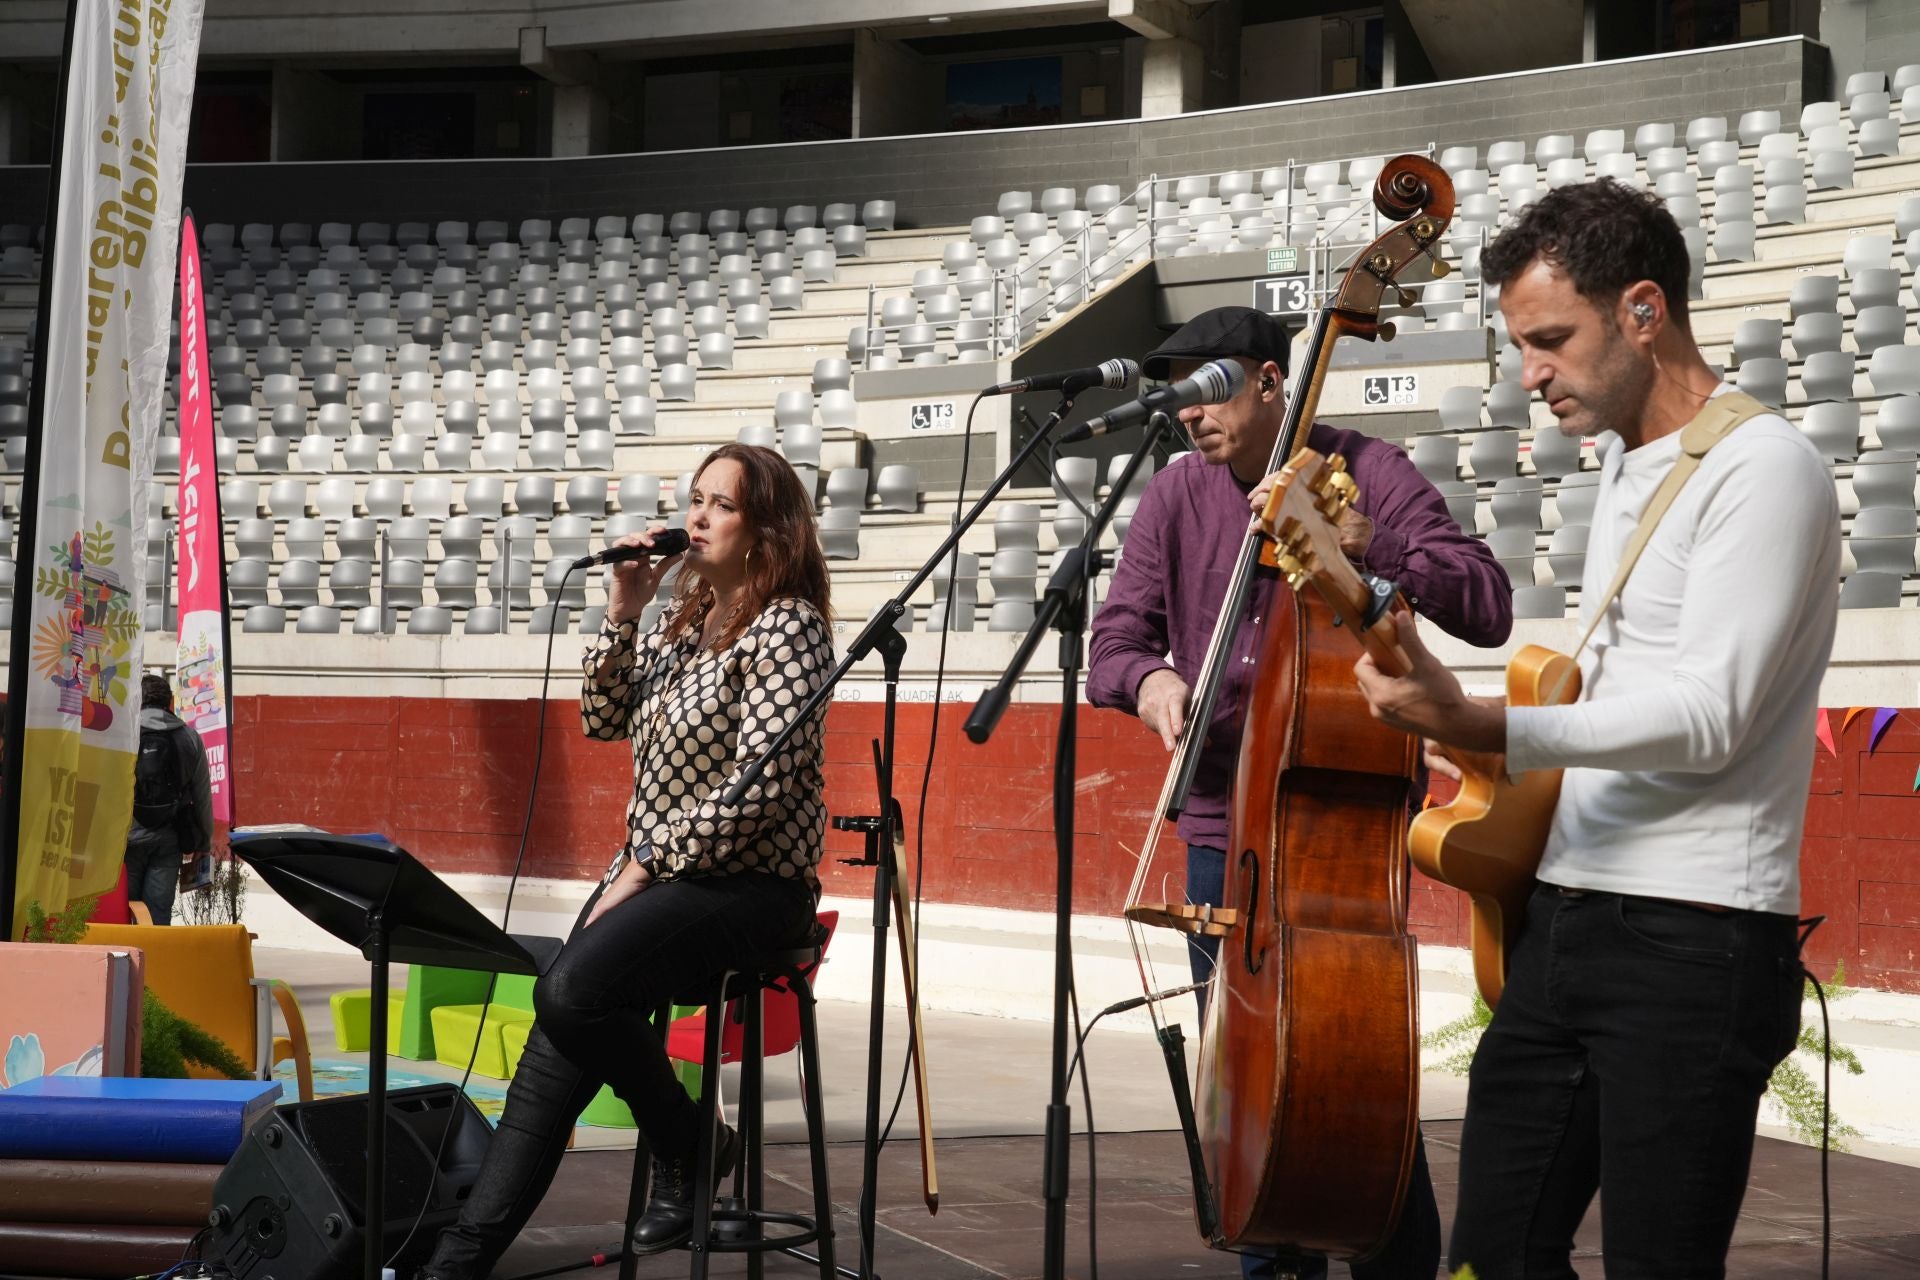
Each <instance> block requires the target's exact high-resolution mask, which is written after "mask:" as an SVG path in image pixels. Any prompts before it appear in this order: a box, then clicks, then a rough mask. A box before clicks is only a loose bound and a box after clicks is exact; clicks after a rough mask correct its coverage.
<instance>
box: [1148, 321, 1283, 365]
mask: <svg viewBox="0 0 1920 1280" xmlns="http://www.w3.org/2000/svg"><path fill="white" fill-rule="evenodd" d="M1290 350H1291V344H1290V343H1289V341H1288V339H1287V326H1286V323H1285V322H1284V321H1282V320H1281V319H1280V317H1279V316H1275V315H1269V314H1267V313H1266V312H1264V311H1255V310H1254V309H1253V308H1252V307H1215V308H1214V309H1213V310H1211V311H1203V312H1201V313H1200V314H1199V315H1197V316H1195V317H1194V318H1193V319H1191V320H1189V321H1187V322H1186V323H1185V324H1183V325H1181V326H1180V327H1179V328H1178V329H1176V330H1175V331H1174V333H1173V335H1172V336H1171V337H1169V338H1168V339H1167V340H1166V341H1165V342H1163V343H1161V344H1160V345H1159V346H1157V347H1155V348H1154V349H1153V350H1151V351H1149V352H1147V358H1146V359H1145V360H1142V361H1141V362H1140V371H1141V372H1142V373H1143V374H1145V375H1146V376H1147V377H1149V378H1155V379H1159V380H1162V381H1164V380H1165V379H1166V377H1167V369H1168V366H1169V365H1171V364H1172V363H1173V362H1174V361H1175V360H1212V359H1215V358H1217V357H1220V356H1245V357H1247V358H1248V359H1249V360H1262V361H1265V360H1271V361H1273V362H1274V363H1275V364H1277V365H1279V366H1280V372H1282V373H1285V372H1286V371H1287V358H1288V355H1289V353H1290Z"/></svg>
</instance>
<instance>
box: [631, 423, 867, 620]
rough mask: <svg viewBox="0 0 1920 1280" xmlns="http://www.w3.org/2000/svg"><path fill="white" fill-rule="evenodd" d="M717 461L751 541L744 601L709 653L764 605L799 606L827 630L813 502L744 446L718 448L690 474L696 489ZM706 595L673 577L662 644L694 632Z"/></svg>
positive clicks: (782, 469) (777, 463)
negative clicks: (726, 469) (789, 602)
mask: <svg viewBox="0 0 1920 1280" xmlns="http://www.w3.org/2000/svg"><path fill="white" fill-rule="evenodd" d="M722 458H728V459H731V460H732V461H734V462H737V463H739V464H740V494H739V498H740V513H741V514H742V515H743V516H745V517H746V521H747V528H748V529H750V530H751V531H752V533H753V539H754V540H753V549H752V550H751V551H750V552H749V553H748V556H747V579H746V594H745V595H744V596H743V597H742V598H741V601H740V608H739V609H738V610H737V611H736V612H735V614H734V616H733V617H731V618H729V619H727V621H726V623H725V625H724V626H723V627H722V628H721V631H720V634H719V635H718V636H716V637H715V638H714V646H715V647H716V648H725V647H726V646H728V645H730V644H732V643H733V642H734V641H735V640H738V639H739V638H740V636H741V635H742V633H744V632H745V631H746V629H747V628H748V627H749V626H751V625H752V624H753V620H754V619H755V618H757V617H759V616H760V612H761V610H763V609H765V608H766V607H767V602H768V601H770V600H778V599H781V598H783V597H791V598H793V599H796V600H805V601H806V602H807V603H808V604H810V605H812V606H813V607H814V609H815V610H817V611H818V612H819V614H820V617H821V620H822V621H824V622H826V623H827V624H828V625H829V626H831V625H832V623H833V612H832V606H831V605H830V604H829V603H828V600H827V557H826V555H825V554H824V553H823V552H822V551H821V550H820V535H819V533H818V532H817V531H816V529H815V527H814V521H813V498H812V496H811V495H809V494H808V493H807V491H806V488H805V486H803V485H802V484H801V483H800V477H799V476H798V475H797V474H795V473H794V470H793V467H792V465H791V464H790V463H788V461H787V460H786V459H785V458H783V457H781V456H780V455H779V454H778V453H776V452H774V451H773V450H772V449H763V448H761V447H760V446H758V445H751V444H723V445H721V446H720V447H719V448H718V449H715V450H714V451H713V452H712V453H710V454H708V455H707V456H706V457H705V458H703V459H701V461H700V466H699V468H698V469H697V470H695V471H694V473H693V483H694V484H695V485H696V486H697V485H699V483H700V477H701V476H702V475H703V474H705V472H706V469H707V468H708V467H710V466H712V465H713V464H714V463H716V462H718V461H720V460H721V459H722ZM712 599H713V590H712V588H711V587H709V586H708V585H707V583H706V580H705V579H704V578H702V577H701V576H700V575H699V574H697V573H690V572H687V571H686V570H685V569H684V568H683V569H682V570H681V571H680V572H679V573H677V574H676V575H675V576H674V583H673V600H672V604H671V606H670V610H671V612H672V615H673V621H672V622H670V623H668V624H667V637H668V638H669V639H674V638H677V637H679V636H680V635H682V634H684V633H685V632H686V631H687V630H688V629H689V628H690V627H692V626H693V625H694V621H695V619H696V618H698V617H699V616H700V614H701V611H702V610H703V609H704V608H705V607H706V606H707V605H709V604H710V603H711V601H712Z"/></svg>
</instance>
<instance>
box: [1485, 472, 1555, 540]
mask: <svg viewBox="0 0 1920 1280" xmlns="http://www.w3.org/2000/svg"><path fill="white" fill-rule="evenodd" d="M1542 503H1543V493H1542V490H1541V486H1540V480H1539V478H1538V477H1535V476H1507V477H1505V478H1504V479H1501V480H1499V481H1497V482H1495V484H1494V486H1493V502H1492V506H1493V524H1494V528H1495V529H1519V528H1524V529H1526V530H1528V531H1529V532H1531V531H1533V530H1535V529H1538V528H1540V527H1541V517H1540V511H1541V506H1542Z"/></svg>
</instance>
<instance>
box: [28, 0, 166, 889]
mask: <svg viewBox="0 0 1920 1280" xmlns="http://www.w3.org/2000/svg"><path fill="white" fill-rule="evenodd" d="M201 4H202V0H80V3H79V4H77V5H75V6H74V9H75V19H74V23H75V26H74V31H73V33H72V38H73V56H72V63H71V68H70V71H69V74H68V79H67V88H66V115H65V121H64V124H65V129H64V151H63V153H62V158H61V174H60V190H59V192H58V195H57V201H58V204H57V213H56V215H55V218H56V221H55V223H54V243H53V245H52V252H51V256H50V258H49V260H48V261H47V263H46V265H45V267H44V269H45V270H47V271H50V272H52V275H53V281H52V283H53V295H52V297H53V303H52V307H51V311H50V314H49V317H48V321H49V328H48V339H47V345H46V350H45V351H43V352H41V353H40V358H41V360H43V361H44V369H45V372H44V375H43V376H44V378H45V380H46V392H45V397H46V415H45V419H44V423H45V425H44V432H43V435H42V437H41V443H40V475H39V501H38V503H37V506H36V513H35V524H34V539H33V543H34V545H33V546H32V547H31V548H23V555H22V560H23V572H24V573H26V574H28V575H29V577H28V579H27V580H26V581H23V582H21V583H20V584H19V589H18V593H19V594H24V595H26V596H27V601H26V607H25V608H22V607H20V605H19V604H18V603H16V606H15V610H14V625H15V626H29V627H31V628H32V641H31V657H30V669H29V671H28V673H27V679H26V682H25V687H24V689H23V690H19V691H17V692H18V693H23V694H24V696H25V698H26V703H27V708H26V722H27V735H26V742H25V744H24V754H23V761H22V765H23V768H22V774H21V788H20V832H19V835H20V843H19V848H20V860H19V865H18V869H17V870H18V878H17V881H16V890H15V903H14V906H15V912H14V920H15V922H16V923H19V922H23V921H24V919H25V911H24V908H25V906H26V904H27V903H29V902H32V901H35V900H38V901H39V902H40V903H41V904H42V905H43V906H44V907H45V908H46V909H47V910H48V911H49V912H54V911H57V910H58V909H59V908H60V907H62V906H64V905H65V903H66V902H67V901H68V900H69V899H72V898H75V897H81V896H84V895H87V894H92V893H99V892H103V891H105V890H107V889H109V888H111V887H112V886H113V883H114V880H115V878H116V877H117V875H118V874H119V869H120V863H121V859H122V858H123V856H124V855H125V853H126V837H127V825H128V822H129V820H130V817H131V814H132V805H133V765H134V757H135V754H136V753H137V751H138V749H139V712H140V675H141V630H142V617H141V615H142V609H143V605H144V603H145V599H146V596H145V587H146V576H147V575H146V554H147V547H146V518H147V513H148V493H149V490H150V488H151V485H152V477H153V454H154V439H155V437H156V436H157V435H158V433H159V429H160V418H161V413H162V411H163V396H164V392H165V387H166V381H167V350H168V332H169V328H170V321H169V317H170V313H171V310H172V300H173V282H174V265H175V258H176V254H177V251H178V245H179V236H180V185H181V178H182V175H183V173H184V169H185V164H186V157H187V121H188V118H189V116H190V114H191V112H192V108H193V75H194V62H195V59H196V58H197V57H198V56H199V50H200V23H201ZM28 566H30V567H28Z"/></svg>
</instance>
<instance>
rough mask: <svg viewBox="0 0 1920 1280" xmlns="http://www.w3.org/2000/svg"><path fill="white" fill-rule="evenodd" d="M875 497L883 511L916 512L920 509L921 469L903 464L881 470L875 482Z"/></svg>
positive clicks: (895, 464) (892, 465)
mask: <svg viewBox="0 0 1920 1280" xmlns="http://www.w3.org/2000/svg"><path fill="white" fill-rule="evenodd" d="M873 489H874V497H875V499H876V504H877V507H878V509H879V510H881V511H904V512H915V511H918V510H919V509H920V469H919V468H918V467H914V466H908V465H905V464H901V463H894V464H891V465H889V466H884V467H882V468H880V474H879V475H878V476H877V477H876V478H875V480H874V486H873Z"/></svg>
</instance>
